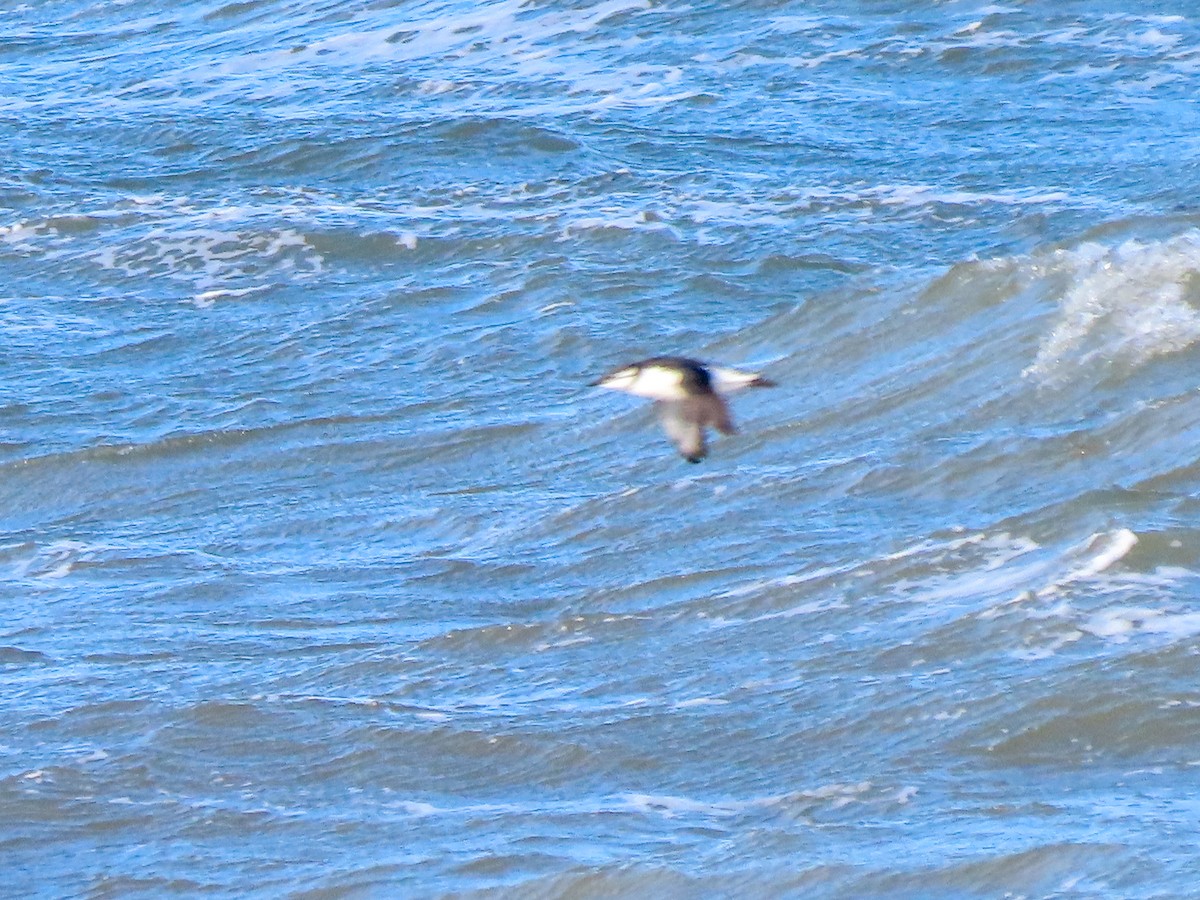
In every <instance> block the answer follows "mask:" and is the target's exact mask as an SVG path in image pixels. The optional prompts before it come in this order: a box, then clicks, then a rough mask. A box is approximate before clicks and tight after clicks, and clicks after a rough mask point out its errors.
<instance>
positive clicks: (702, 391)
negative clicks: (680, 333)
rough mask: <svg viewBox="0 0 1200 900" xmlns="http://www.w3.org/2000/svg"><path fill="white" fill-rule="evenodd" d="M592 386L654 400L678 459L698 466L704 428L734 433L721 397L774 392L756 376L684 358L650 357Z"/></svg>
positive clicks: (704, 446) (703, 452)
mask: <svg viewBox="0 0 1200 900" xmlns="http://www.w3.org/2000/svg"><path fill="white" fill-rule="evenodd" d="M592 386H593V387H602V388H608V389H609V390H613V391H624V392H625V393H627V394H634V395H635V396H638V397H649V398H650V399H651V400H654V401H656V403H655V405H656V406H657V407H658V416H659V420H660V421H661V422H662V426H663V429H664V430H665V431H666V432H667V436H668V437H670V438H671V440H672V441H673V442H674V443H675V446H676V447H677V448H678V450H679V453H680V455H681V456H682V457H683V458H684V459H686V460H687V461H688V462H690V463H698V462H700V460H702V459H704V457H705V455H706V454H707V453H708V447H707V443H706V432H705V429H706V428H707V427H708V426H710V425H711V426H712V427H713V428H716V429H717V430H718V431H719V432H721V433H722V434H736V433H737V428H736V427H734V424H733V419H732V417H731V416H730V415H729V407H728V406H727V405H726V403H725V400H724V398H723V397H722V396H721V394H728V393H731V392H733V391H736V390H740V389H741V388H745V387H774V386H775V382H773V381H771V380H770V379H768V378H763V377H762V376H761V375H759V374H757V373H755V372H741V371H738V370H737V369H727V368H723V367H721V366H710V365H708V364H707V363H702V362H698V361H697V360H694V359H688V358H686V357H683V356H655V357H652V358H650V359H643V360H642V361H641V362H635V363H630V364H629V365H625V366H621V367H620V368H617V369H613V370H612V371H611V372H609V373H608V374H607V375H605V376H604V377H602V378H599V379H597V380H596V381H593V382H592Z"/></svg>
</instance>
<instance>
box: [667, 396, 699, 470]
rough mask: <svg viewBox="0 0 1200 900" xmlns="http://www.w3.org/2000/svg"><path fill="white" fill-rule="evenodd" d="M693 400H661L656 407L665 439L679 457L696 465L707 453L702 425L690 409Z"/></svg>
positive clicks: (692, 409) (693, 410) (694, 412)
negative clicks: (669, 442)
mask: <svg viewBox="0 0 1200 900" xmlns="http://www.w3.org/2000/svg"><path fill="white" fill-rule="evenodd" d="M693 403H694V400H693V399H688V400H662V401H659V402H658V403H657V404H655V405H656V406H657V407H658V418H659V420H660V421H661V422H662V427H663V430H664V431H665V432H666V433H667V437H669V438H670V439H671V441H672V442H673V443H674V444H675V447H676V449H677V450H679V454H680V456H682V457H683V458H684V459H686V460H687V461H688V462H693V463H698V462H700V460H702V459H704V457H705V456H706V455H707V453H708V447H707V446H706V442H705V439H704V424H703V421H702V420H701V419H700V418H698V417H697V415H696V410H695V409H694V408H692V404H693Z"/></svg>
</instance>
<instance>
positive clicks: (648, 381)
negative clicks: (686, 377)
mask: <svg viewBox="0 0 1200 900" xmlns="http://www.w3.org/2000/svg"><path fill="white" fill-rule="evenodd" d="M626 390H627V391H628V392H629V393H631V394H637V395H638V396H639V397H649V398H650V399H652V400H682V399H683V398H684V397H686V396H687V394H686V392H685V391H684V390H683V373H682V372H680V371H678V370H677V369H668V368H666V367H662V366H649V367H647V368H644V369H642V370H641V371H640V372H639V373H638V377H637V378H636V379H634V381H633V383H632V384H631V385H630V386H629V387H628V388H626Z"/></svg>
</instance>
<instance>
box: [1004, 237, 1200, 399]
mask: <svg viewBox="0 0 1200 900" xmlns="http://www.w3.org/2000/svg"><path fill="white" fill-rule="evenodd" d="M1034 265H1043V266H1046V268H1047V271H1048V273H1049V274H1051V275H1061V274H1065V275H1066V276H1067V277H1068V278H1069V279H1070V285H1069V287H1068V288H1067V290H1066V292H1065V293H1064V294H1063V296H1062V299H1061V301H1060V303H1059V315H1058V321H1057V322H1056V323H1055V324H1054V326H1053V327H1052V328H1051V330H1050V332H1049V333H1048V334H1047V336H1046V337H1045V338H1044V339H1043V341H1042V344H1041V346H1040V347H1039V348H1038V352H1037V357H1036V358H1035V360H1034V362H1033V363H1032V364H1031V365H1030V366H1029V367H1028V368H1026V370H1025V374H1026V376H1029V377H1033V378H1037V379H1039V380H1041V381H1044V382H1054V381H1056V380H1058V379H1061V378H1064V377H1067V375H1069V374H1070V373H1072V372H1083V371H1086V372H1087V373H1088V377H1089V378H1090V377H1094V376H1093V373H1094V370H1095V367H1096V366H1097V365H1109V366H1112V365H1119V366H1124V367H1128V368H1136V367H1137V366H1140V365H1143V364H1145V363H1146V362H1148V361H1150V360H1152V359H1154V358H1156V357H1159V356H1162V355H1164V354H1168V353H1176V352H1178V351H1180V350H1183V349H1186V348H1188V347H1190V346H1192V345H1193V344H1195V343H1196V342H1197V341H1200V310H1198V309H1197V307H1196V306H1194V305H1193V304H1192V302H1191V301H1190V298H1189V287H1188V285H1189V283H1190V282H1191V281H1192V280H1194V279H1196V278H1197V277H1200V232H1197V231H1189V232H1186V233H1184V234H1181V235H1178V236H1177V237H1174V238H1171V239H1168V240H1165V241H1157V242H1149V243H1147V242H1142V241H1136V240H1135V241H1127V242H1126V243H1124V244H1121V245H1119V246H1117V247H1111V248H1110V247H1105V246H1102V245H1100V244H1095V243H1089V244H1084V245H1082V246H1080V247H1077V248H1074V249H1070V250H1058V251H1055V252H1054V253H1053V254H1052V256H1051V257H1050V259H1048V260H1044V261H1043V260H1038V261H1035V262H1034Z"/></svg>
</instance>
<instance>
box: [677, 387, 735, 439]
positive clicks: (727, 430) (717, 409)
mask: <svg viewBox="0 0 1200 900" xmlns="http://www.w3.org/2000/svg"><path fill="white" fill-rule="evenodd" d="M683 403H684V405H685V407H686V415H687V416H688V417H689V418H692V419H695V420H696V421H697V422H699V423H700V425H701V426H704V425H711V426H712V427H713V428H715V429H717V431H719V432H721V434H737V427H736V426H735V425H734V424H733V417H732V416H731V415H730V413H729V406H728V404H726V403H725V401H724V400H723V399H721V395H720V394H698V395H696V396H694V397H688V398H687V399H686V400H684V401H683Z"/></svg>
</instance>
